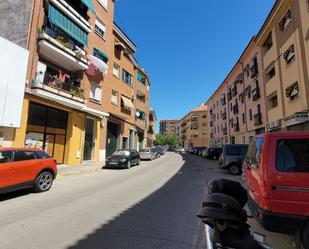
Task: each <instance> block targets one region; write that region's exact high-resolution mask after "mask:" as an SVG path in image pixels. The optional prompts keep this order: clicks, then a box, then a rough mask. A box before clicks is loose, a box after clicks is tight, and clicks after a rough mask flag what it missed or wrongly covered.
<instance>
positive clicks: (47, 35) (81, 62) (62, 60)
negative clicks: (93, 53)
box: [38, 28, 88, 72]
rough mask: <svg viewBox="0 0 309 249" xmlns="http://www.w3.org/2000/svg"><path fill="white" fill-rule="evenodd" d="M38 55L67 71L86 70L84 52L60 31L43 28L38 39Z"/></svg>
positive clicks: (86, 62) (86, 60)
mask: <svg viewBox="0 0 309 249" xmlns="http://www.w3.org/2000/svg"><path fill="white" fill-rule="evenodd" d="M38 45H39V55H40V57H42V58H44V59H46V60H47V61H49V62H51V63H53V64H55V65H57V66H60V67H63V68H65V69H67V70H68V71H73V72H76V71H79V70H87V69H88V59H87V55H86V52H85V51H84V50H83V49H82V48H81V47H79V46H78V45H76V43H75V42H74V41H73V40H72V39H71V38H70V36H68V35H66V34H65V33H61V31H59V30H58V31H53V30H52V29H50V28H45V30H43V31H42V32H40V33H39V37H38Z"/></svg>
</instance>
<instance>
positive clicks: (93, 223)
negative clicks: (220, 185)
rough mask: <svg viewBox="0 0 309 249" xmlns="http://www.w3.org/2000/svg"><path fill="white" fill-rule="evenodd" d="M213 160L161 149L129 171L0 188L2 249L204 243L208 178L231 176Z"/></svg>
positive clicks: (175, 247) (149, 248)
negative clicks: (40, 187) (36, 188)
mask: <svg viewBox="0 0 309 249" xmlns="http://www.w3.org/2000/svg"><path fill="white" fill-rule="evenodd" d="M216 164H217V161H210V160H206V159H203V158H200V157H196V156H193V155H189V154H184V155H179V154H176V153H167V155H165V156H164V157H161V158H160V159H157V160H155V161H143V162H142V164H141V166H136V167H133V168H131V169H130V170H115V169H103V170H99V171H97V172H94V173H90V174H81V175H74V176H66V177H63V178H61V179H59V180H56V181H55V182H54V185H53V187H52V189H51V190H50V191H49V192H46V193H41V194H34V193H31V192H30V191H19V192H16V193H13V194H6V195H2V196H1V199H0V200H1V209H0V217H1V220H0V227H1V228H0V248H5V249H15V248H25V249H37V248H38V249H39V248H44V249H49V248H53V249H54V248H57V249H58V248H68V249H82V248H87V249H91V248H102V249H105V248H106V249H126V248H128V249H129V248H134V249H142V248H143V249H157V248H164V249H188V248H194V249H202V248H206V246H205V229H204V225H203V224H202V223H201V222H200V220H199V219H198V218H197V217H196V216H195V214H196V213H197V210H198V209H199V207H200V206H201V202H202V200H203V197H204V191H205V186H206V183H207V181H208V180H210V179H212V178H214V177H218V176H224V177H232V178H235V177H234V176H229V175H228V174H226V173H225V172H223V171H220V170H218V169H217V168H216ZM236 178H238V177H236ZM256 227H258V226H256ZM256 227H254V228H256ZM288 239H290V238H289V237H287V236H283V235H278V234H271V233H268V237H267V241H268V242H269V243H270V242H271V243H272V245H273V247H274V248H280V249H283V248H290V247H289V243H290V241H288ZM282 245H283V246H282Z"/></svg>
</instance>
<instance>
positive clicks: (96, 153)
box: [94, 120, 101, 161]
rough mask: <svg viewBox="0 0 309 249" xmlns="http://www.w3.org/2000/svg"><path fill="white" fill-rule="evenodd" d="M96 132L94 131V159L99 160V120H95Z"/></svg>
mask: <svg viewBox="0 0 309 249" xmlns="http://www.w3.org/2000/svg"><path fill="white" fill-rule="evenodd" d="M96 125H97V133H96V140H95V149H94V151H95V152H94V160H95V161H99V149H100V139H101V138H100V133H101V132H100V120H97V122H96Z"/></svg>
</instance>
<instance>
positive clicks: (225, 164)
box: [219, 144, 248, 175]
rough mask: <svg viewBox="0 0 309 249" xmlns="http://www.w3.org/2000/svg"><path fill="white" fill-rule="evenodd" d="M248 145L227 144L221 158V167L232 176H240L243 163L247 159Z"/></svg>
mask: <svg viewBox="0 0 309 249" xmlns="http://www.w3.org/2000/svg"><path fill="white" fill-rule="evenodd" d="M247 150H248V144H226V145H224V146H223V150H222V154H221V156H220V158H219V166H220V167H221V168H222V169H227V170H228V171H229V173H230V174H232V175H240V174H241V172H242V162H243V160H244V158H245V157H246V154H247Z"/></svg>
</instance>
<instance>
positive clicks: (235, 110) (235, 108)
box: [233, 104, 238, 114]
mask: <svg viewBox="0 0 309 249" xmlns="http://www.w3.org/2000/svg"><path fill="white" fill-rule="evenodd" d="M233 113H234V114H237V113H238V105H237V104H236V105H234V106H233Z"/></svg>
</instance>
